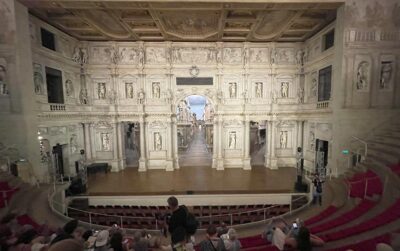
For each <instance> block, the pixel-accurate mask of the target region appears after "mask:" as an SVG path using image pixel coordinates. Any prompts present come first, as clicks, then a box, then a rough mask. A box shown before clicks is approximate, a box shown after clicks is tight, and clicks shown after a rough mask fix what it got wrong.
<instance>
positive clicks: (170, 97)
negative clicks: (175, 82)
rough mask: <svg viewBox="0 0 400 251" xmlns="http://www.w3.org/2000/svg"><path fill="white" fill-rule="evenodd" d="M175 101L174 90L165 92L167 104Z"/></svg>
mask: <svg viewBox="0 0 400 251" xmlns="http://www.w3.org/2000/svg"><path fill="white" fill-rule="evenodd" d="M173 99H174V94H173V93H172V90H171V89H168V90H167V91H166V92H165V101H166V102H167V103H171V102H172V100H173Z"/></svg>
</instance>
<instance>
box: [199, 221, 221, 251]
mask: <svg viewBox="0 0 400 251" xmlns="http://www.w3.org/2000/svg"><path fill="white" fill-rule="evenodd" d="M200 250H201V251H227V250H226V248H225V244H224V241H223V240H222V239H221V238H219V237H218V233H217V228H216V227H215V226H214V225H210V226H209V227H208V228H207V237H206V239H205V240H203V241H202V242H200Z"/></svg>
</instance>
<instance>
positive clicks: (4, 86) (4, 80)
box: [0, 65, 8, 95]
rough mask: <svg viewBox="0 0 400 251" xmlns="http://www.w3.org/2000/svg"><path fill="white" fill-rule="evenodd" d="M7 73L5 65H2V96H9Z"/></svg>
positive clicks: (0, 66) (0, 86)
mask: <svg viewBox="0 0 400 251" xmlns="http://www.w3.org/2000/svg"><path fill="white" fill-rule="evenodd" d="M6 74H7V71H6V67H5V66H4V65H0V95H7V94H8V87H7V75H6Z"/></svg>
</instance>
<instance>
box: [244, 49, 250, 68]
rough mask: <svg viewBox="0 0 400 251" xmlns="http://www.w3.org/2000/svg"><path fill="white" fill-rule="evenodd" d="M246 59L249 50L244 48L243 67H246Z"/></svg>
mask: <svg viewBox="0 0 400 251" xmlns="http://www.w3.org/2000/svg"><path fill="white" fill-rule="evenodd" d="M248 57H249V48H244V49H243V65H247V61H248Z"/></svg>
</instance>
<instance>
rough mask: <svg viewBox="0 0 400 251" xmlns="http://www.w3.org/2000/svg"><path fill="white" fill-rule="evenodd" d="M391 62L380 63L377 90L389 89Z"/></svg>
mask: <svg viewBox="0 0 400 251" xmlns="http://www.w3.org/2000/svg"><path fill="white" fill-rule="evenodd" d="M392 71H393V67H392V62H390V61H388V62H382V66H381V77H380V82H379V89H389V88H390V82H391V79H392Z"/></svg>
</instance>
